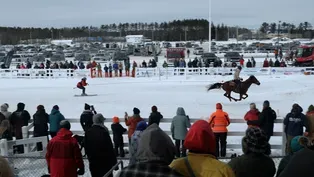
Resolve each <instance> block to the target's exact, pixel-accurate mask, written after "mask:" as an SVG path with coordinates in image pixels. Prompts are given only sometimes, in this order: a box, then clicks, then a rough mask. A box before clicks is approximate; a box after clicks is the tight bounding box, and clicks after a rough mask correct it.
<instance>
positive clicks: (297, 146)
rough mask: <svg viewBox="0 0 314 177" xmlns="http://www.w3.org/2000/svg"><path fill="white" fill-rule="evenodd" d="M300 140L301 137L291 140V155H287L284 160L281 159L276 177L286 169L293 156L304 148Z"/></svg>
mask: <svg viewBox="0 0 314 177" xmlns="http://www.w3.org/2000/svg"><path fill="white" fill-rule="evenodd" d="M300 138H301V136H296V137H294V138H293V139H292V140H291V143H290V149H291V153H289V154H288V155H286V156H285V157H284V158H282V159H281V161H280V163H279V166H278V169H277V175H276V177H278V176H279V175H280V173H281V172H282V171H283V170H284V169H285V168H286V166H287V165H288V163H289V162H290V160H291V158H292V156H293V154H294V153H296V152H298V151H300V150H301V149H303V148H304V146H302V145H301V144H300V142H299V140H300Z"/></svg>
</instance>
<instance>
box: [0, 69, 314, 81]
mask: <svg viewBox="0 0 314 177" xmlns="http://www.w3.org/2000/svg"><path fill="white" fill-rule="evenodd" d="M234 70H235V68H224V67H220V68H213V67H210V68H173V67H168V68H162V67H156V68H136V71H135V75H136V77H161V76H166V77H168V76H169V77H170V76H193V75H194V76H195V75H232V74H233V73H234ZM305 72H309V74H311V75H313V74H314V67H285V68H275V67H268V68H243V71H242V74H246V75H296V74H304V73H305ZM123 74H124V71H123ZM77 77H78V78H79V77H90V70H89V69H77V70H73V69H0V78H8V79H13V78H28V79H38V78H39V79H40V78H77Z"/></svg>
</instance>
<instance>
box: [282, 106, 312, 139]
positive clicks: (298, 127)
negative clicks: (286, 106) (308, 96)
mask: <svg viewBox="0 0 314 177" xmlns="http://www.w3.org/2000/svg"><path fill="white" fill-rule="evenodd" d="M302 111H303V109H302V108H301V107H300V106H298V105H296V106H294V108H292V110H291V112H290V113H288V114H287V116H286V117H285V119H284V121H283V123H284V125H285V133H286V134H287V135H290V136H300V135H303V127H306V132H308V123H307V119H306V117H305V115H304V114H303V113H302Z"/></svg>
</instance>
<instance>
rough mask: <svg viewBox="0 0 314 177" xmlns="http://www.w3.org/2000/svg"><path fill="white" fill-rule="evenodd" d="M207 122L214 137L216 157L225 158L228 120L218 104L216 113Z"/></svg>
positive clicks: (226, 114) (227, 116)
mask: <svg viewBox="0 0 314 177" xmlns="http://www.w3.org/2000/svg"><path fill="white" fill-rule="evenodd" d="M208 122H209V124H210V125H211V127H212V130H213V132H214V135H215V137H216V156H217V157H226V153H227V132H228V129H227V127H228V126H229V124H230V119H229V115H228V113H226V112H224V111H223V110H222V105H221V104H220V103H217V104H216V112H214V113H212V115H211V116H210V118H209V121H208ZM219 144H220V148H219Z"/></svg>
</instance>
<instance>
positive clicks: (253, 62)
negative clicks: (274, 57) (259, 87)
mask: <svg viewBox="0 0 314 177" xmlns="http://www.w3.org/2000/svg"><path fill="white" fill-rule="evenodd" d="M251 60H252V64H253V68H255V66H256V61H255V59H254V57H252V58H251Z"/></svg>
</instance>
